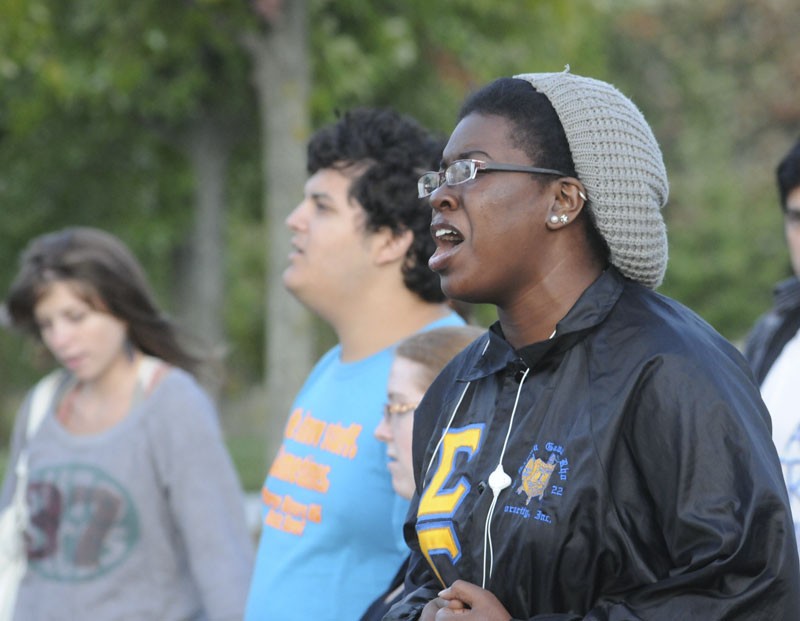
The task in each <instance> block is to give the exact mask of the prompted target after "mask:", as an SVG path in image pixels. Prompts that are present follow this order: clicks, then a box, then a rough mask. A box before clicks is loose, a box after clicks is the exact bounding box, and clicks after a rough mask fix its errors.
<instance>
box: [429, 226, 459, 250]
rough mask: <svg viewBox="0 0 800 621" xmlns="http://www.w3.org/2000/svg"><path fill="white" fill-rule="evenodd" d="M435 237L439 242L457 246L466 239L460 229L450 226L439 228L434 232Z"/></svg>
mask: <svg viewBox="0 0 800 621" xmlns="http://www.w3.org/2000/svg"><path fill="white" fill-rule="evenodd" d="M433 238H434V239H435V240H436V241H437V242H441V243H444V244H450V245H453V246H457V245H458V244H460V243H461V242H463V241H464V236H463V235H461V233H460V232H459V231H458V229H455V228H453V227H449V226H443V227H440V228H437V229H436V230H435V231H434V233H433Z"/></svg>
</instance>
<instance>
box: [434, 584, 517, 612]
mask: <svg viewBox="0 0 800 621" xmlns="http://www.w3.org/2000/svg"><path fill="white" fill-rule="evenodd" d="M455 618H457V619H458V620H459V621H510V620H511V615H510V614H509V613H508V611H507V610H506V609H505V607H504V606H503V604H501V603H500V600H498V599H497V598H496V597H495V596H494V594H493V593H492V592H490V591H487V590H486V589H482V588H481V587H479V586H478V585H476V584H472V583H471V582H466V581H464V580H456V581H455V582H454V583H453V584H452V585H451V586H450V587H449V588H447V589H445V590H443V591H440V592H439V597H437V598H436V599H434V600H431V601H430V602H428V603H427V604H426V605H425V608H423V609H422V615H420V621H445V620H446V619H455Z"/></svg>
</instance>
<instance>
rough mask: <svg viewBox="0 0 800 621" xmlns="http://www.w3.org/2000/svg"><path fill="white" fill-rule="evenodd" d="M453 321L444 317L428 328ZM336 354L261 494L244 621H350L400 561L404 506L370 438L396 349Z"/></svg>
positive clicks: (313, 383) (299, 402) (318, 374)
mask: <svg viewBox="0 0 800 621" xmlns="http://www.w3.org/2000/svg"><path fill="white" fill-rule="evenodd" d="M461 323H463V321H462V320H461V318H460V317H459V316H458V315H456V314H451V315H449V316H448V317H445V318H443V319H440V320H439V321H436V322H434V323H432V324H430V325H429V326H427V328H426V329H431V328H437V327H441V326H446V325H458V324H461ZM340 355H341V348H340V347H339V346H336V347H334V348H333V349H331V350H330V351H329V352H328V353H327V354H325V355H324V356H323V357H322V358H321V359H320V361H319V362H318V363H317V365H316V366H315V367H314V369H313V371H312V372H311V374H310V375H309V377H308V379H307V380H306V382H305V384H304V386H303V388H302V389H301V390H300V392H299V393H298V395H297V398H296V399H295V402H294V405H293V406H292V411H291V413H290V416H289V421H288V423H287V425H286V429H285V430H284V438H283V444H282V445H281V448H280V450H279V451H278V455H277V457H276V458H275V461H274V462H273V464H272V467H271V468H270V472H269V475H268V476H267V480H266V481H265V483H264V487H263V488H262V494H261V496H262V503H263V524H262V533H261V539H260V542H259V546H258V554H257V558H256V567H255V571H254V573H253V580H252V582H251V584H250V594H249V596H248V602H247V611H246V614H245V619H246V620H247V621H294V620H297V621H308V620H309V619H314V621H326V620H330V621H349V620H356V619H358V618H360V616H361V615H362V613H363V612H364V611H365V610H366V608H367V607H368V606H369V604H370V603H371V602H372V600H373V599H374V598H375V597H377V596H378V595H380V594H381V593H382V592H383V591H384V590H385V589H386V587H387V586H388V584H389V582H390V581H391V579H392V577H393V576H394V574H395V573H396V572H397V568H398V567H399V566H400V564H401V563H402V562H403V559H404V558H405V557H406V555H407V554H408V548H407V547H406V545H405V542H404V541H403V536H402V525H403V521H404V519H405V516H406V512H407V510H408V502H407V501H406V500H404V499H403V498H401V497H400V496H398V495H397V494H396V493H395V492H394V490H393V489H392V480H391V476H390V475H389V472H388V470H387V468H386V450H385V445H384V444H383V443H381V442H378V440H376V439H375V437H374V435H373V431H374V430H375V427H376V426H377V425H378V423H379V421H380V418H381V416H382V406H383V404H384V403H385V402H386V382H387V378H388V375H389V368H390V366H391V363H392V359H393V356H394V347H390V348H387V349H385V350H383V351H380V352H378V353H377V354H375V355H373V356H370V357H369V358H366V359H364V360H360V361H357V362H351V363H343V362H341V360H340Z"/></svg>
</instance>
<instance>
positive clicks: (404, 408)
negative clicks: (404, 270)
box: [360, 326, 486, 621]
mask: <svg viewBox="0 0 800 621" xmlns="http://www.w3.org/2000/svg"><path fill="white" fill-rule="evenodd" d="M485 334H486V330H485V329H484V328H480V327H478V326H448V327H444V328H435V329H433V330H429V331H427V332H421V333H418V334H414V335H412V336H409V337H408V338H407V339H404V340H403V341H401V342H400V343H399V344H398V345H397V349H396V350H395V353H394V359H393V360H392V366H391V369H390V371H389V380H388V383H387V386H386V391H387V398H388V401H387V402H386V404H385V405H384V406H383V419H381V422H380V423H379V424H378V426H377V427H376V428H375V432H374V433H375V437H376V438H377V439H378V440H379V441H380V442H383V443H385V444H386V457H387V459H388V462H387V464H386V465H387V467H388V469H389V473H390V474H391V476H392V487H393V488H394V491H395V492H396V493H397V494H398V495H399V496H401V497H402V498H405V499H406V500H411V497H412V496H413V495H414V471H413V469H412V467H411V437H412V429H413V426H414V410H416V408H417V406H418V405H419V402H420V400H421V399H422V396H423V395H424V394H425V391H426V390H427V389H428V386H430V385H431V382H433V380H434V379H435V378H436V376H437V375H438V374H439V373H440V372H441V370H442V369H443V368H444V366H445V365H446V364H447V363H448V362H449V361H450V360H451V359H452V358H453V356H455V355H456V354H457V353H458V352H460V351H461V350H463V349H464V348H465V347H466V346H467V345H469V344H470V343H471V342H473V341H474V340H475V339H477V338H480V337H481V336H483V335H485ZM408 560H409V557H408V556H406V560H405V561H403V564H402V565H401V566H400V568H399V569H398V571H397V573H396V574H395V577H394V578H393V580H392V581H391V583H390V584H389V586H388V588H387V589H386V591H385V592H384V593H383V594H382V595H381V596H380V597H377V598H376V599H375V601H374V602H373V603H372V604H371V605H370V607H369V608H368V609H367V611H366V612H365V613H364V614H363V615H362V617H361V620H360V621H380V620H381V619H383V616H384V615H385V614H386V612H387V611H388V610H389V608H391V606H392V605H393V604H395V603H396V602H398V601H400V599H401V598H402V596H403V595H404V591H403V580H404V578H405V573H406V569H407V567H408Z"/></svg>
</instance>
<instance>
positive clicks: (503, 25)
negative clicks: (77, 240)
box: [0, 0, 800, 488]
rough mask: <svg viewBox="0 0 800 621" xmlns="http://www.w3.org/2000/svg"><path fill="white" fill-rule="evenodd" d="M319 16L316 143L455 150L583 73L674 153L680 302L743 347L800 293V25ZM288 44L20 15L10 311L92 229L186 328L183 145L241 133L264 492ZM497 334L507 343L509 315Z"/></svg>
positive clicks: (59, 12) (234, 299) (689, 8)
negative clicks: (268, 148) (16, 288)
mask: <svg viewBox="0 0 800 621" xmlns="http://www.w3.org/2000/svg"><path fill="white" fill-rule="evenodd" d="M273 4H275V3H273ZM276 6H280V3H277V4H276ZM308 6H309V11H310V19H309V24H310V29H311V31H310V33H309V34H310V37H309V42H310V48H311V49H310V55H311V59H312V65H313V85H312V86H313V88H312V91H311V92H312V96H311V101H310V102H309V103H310V106H311V111H312V119H313V121H314V124H315V125H319V124H321V123H326V122H329V121H330V120H331V119H333V118H334V116H335V114H336V113H337V111H342V110H345V109H347V108H349V107H351V106H355V105H390V106H394V107H396V108H397V109H399V110H401V111H403V112H406V113H410V114H413V115H415V116H416V117H418V118H419V119H420V120H421V121H423V122H424V123H425V124H427V125H429V126H430V127H432V128H435V129H436V130H438V131H440V132H442V133H443V134H446V133H448V132H449V131H450V130H451V129H452V125H453V121H454V118H455V114H456V111H457V109H458V106H459V104H460V102H461V100H462V98H463V97H464V95H465V94H466V93H467V92H468V91H470V90H471V89H473V88H476V87H478V86H480V85H481V84H483V83H485V82H487V81H489V80H491V79H492V78H494V77H497V76H501V75H513V74H515V73H524V72H529V71H560V70H562V69H563V68H564V66H565V65H566V64H570V65H571V70H572V71H573V72H575V73H579V74H583V75H591V76H595V77H598V78H601V79H606V80H608V81H610V82H612V83H614V84H616V85H617V86H619V87H620V89H621V90H623V92H625V93H626V94H628V95H630V96H631V97H632V99H633V100H634V101H635V102H636V103H637V104H638V105H639V106H640V107H641V108H642V110H643V111H644V113H645V116H646V117H647V118H648V120H649V121H650V122H651V123H652V125H653V128H654V132H655V134H656V136H657V137H658V139H659V141H660V143H661V144H662V148H663V150H664V154H665V159H666V162H667V169H668V171H669V174H670V180H671V196H670V203H669V205H668V207H667V209H666V210H665V217H666V219H667V224H668V228H669V236H670V263H669V268H668V272H667V278H666V281H665V283H664V285H663V287H662V289H661V290H662V292H664V293H665V294H667V295H670V296H672V297H675V298H677V299H678V300H680V301H682V302H684V303H686V304H687V305H689V306H690V307H691V308H693V309H695V310H696V311H698V312H699V313H700V314H701V315H702V316H703V317H704V318H706V319H707V320H708V321H709V322H710V323H711V324H712V325H713V326H714V327H716V328H717V329H718V330H719V331H720V332H722V334H724V335H725V336H727V337H728V338H730V339H732V340H734V341H737V340H739V339H741V338H742V337H743V336H744V334H745V333H746V331H747V329H748V328H749V326H750V325H751V324H752V322H753V321H754V320H755V318H756V317H757V315H758V314H760V313H761V312H762V311H764V310H765V309H766V308H767V307H768V305H769V303H770V290H771V286H772V284H773V283H774V282H775V281H776V280H778V279H780V278H782V277H783V276H785V275H787V274H788V260H787V253H786V250H785V245H784V243H783V238H782V227H781V218H780V214H779V211H778V208H777V206H776V205H777V197H776V193H775V189H774V181H773V172H772V171H773V169H774V166H775V164H776V163H777V161H778V159H779V158H780V157H781V155H782V154H783V152H784V151H785V150H786V149H787V148H788V147H789V145H790V143H791V142H792V141H793V140H794V139H795V138H796V137H797V136H798V135H800V101H798V100H797V97H796V93H797V92H799V91H800V89H799V88H798V87H799V86H800V84H799V83H800V72H798V71H797V67H800V47H798V46H796V45H795V44H794V40H795V37H796V33H797V32H799V31H800V12H798V11H797V10H796V7H795V6H794V4H793V3H792V2H790V1H789V0H774V1H772V2H769V3H760V2H755V0H707V1H706V2H703V3H695V2H689V0H663V1H657V0H604V1H589V0H576V1H575V2H569V3H566V2H558V1H557V0H517V1H516V2H513V3H511V2H495V3H489V2H485V1H483V0H446V1H445V0H407V1H406V2H402V3H398V2H394V1H390V0H373V1H367V0H338V1H336V2H334V1H333V0H310V1H309V5H308ZM268 27H269V26H268V25H266V24H265V23H264V22H263V21H262V20H260V19H259V18H258V17H257V16H256V14H255V13H254V12H253V11H252V9H251V5H250V4H248V3H241V2H232V1H230V0H195V1H192V2H181V3H170V2H166V3H164V2H156V1H154V0H142V1H141V2H138V3H125V2H121V1H120V0H108V1H107V2H96V1H95V0H73V1H72V2H69V3H65V2H62V1H60V0H4V2H3V3H2V4H0V214H2V215H1V216H0V217H2V226H0V292H4V291H6V290H7V288H8V286H9V284H10V282H11V279H12V278H13V275H14V271H15V267H16V257H17V256H18V254H19V252H20V250H21V249H22V248H23V247H24V245H25V243H26V242H27V241H28V240H29V239H30V238H31V237H33V236H35V235H37V234H40V233H42V232H44V231H46V230H51V229H54V228H57V227H61V226H65V225H68V224H80V223H83V224H92V225H96V226H101V227H104V228H107V229H109V230H111V231H113V232H114V233H116V234H118V235H119V236H120V237H122V238H123V239H124V240H125V241H126V242H127V243H128V244H129V245H130V246H131V247H132V249H133V250H134V252H135V253H136V254H137V255H138V256H139V257H140V258H141V260H142V262H143V264H144V265H145V267H146V269H147V270H148V273H149V274H150V276H151V279H152V281H153V284H154V286H155V288H156V291H157V293H158V296H159V299H160V300H161V302H162V304H163V306H164V307H165V308H166V309H168V310H170V311H173V310H174V309H175V308H178V307H179V304H178V300H177V299H176V296H177V295H178V291H179V287H177V286H176V284H175V281H176V279H177V278H178V277H179V273H178V267H177V265H178V257H179V255H180V252H181V249H182V248H183V247H184V246H185V244H186V243H187V230H188V229H189V228H190V224H191V219H192V215H193V214H192V209H193V200H194V199H193V194H192V192H193V180H192V178H191V174H190V170H189V167H188V164H187V161H186V158H185V155H184V152H183V151H182V149H181V146H182V141H183V140H184V138H185V132H186V131H187V128H189V127H191V125H192V123H193V122H195V121H196V120H197V119H198V118H202V117H203V116H213V117H214V118H217V119H221V120H223V121H224V123H225V126H226V127H227V128H228V130H229V133H230V136H231V140H232V144H234V149H233V157H232V161H231V166H230V171H229V172H230V177H229V180H228V181H229V187H228V191H227V196H226V198H227V203H228V204H227V211H226V216H225V217H226V241H227V256H226V263H225V273H226V287H227V290H226V296H225V317H224V320H225V333H226V334H227V339H228V352H227V354H228V355H227V378H226V383H225V386H224V392H223V395H222V409H223V413H224V414H225V416H226V420H228V421H229V422H227V423H226V425H227V430H228V432H229V438H231V443H232V444H231V446H232V450H233V453H234V456H235V459H236V460H237V465H239V467H240V471H242V470H246V471H247V472H246V474H245V475H243V478H244V479H245V480H246V486H248V487H251V488H252V487H257V486H258V485H259V484H260V482H261V478H262V477H263V469H264V464H263V463H261V461H262V460H261V457H260V456H259V450H260V446H261V432H260V431H258V432H257V433H249V430H252V429H253V428H254V426H257V425H258V422H259V403H258V400H257V399H256V400H252V399H251V400H248V399H247V398H246V397H245V396H246V395H248V394H249V393H250V392H252V389H253V387H254V386H257V385H258V384H260V382H261V381H262V374H263V351H264V348H263V340H264V322H263V319H262V317H263V313H264V308H265V303H264V302H265V301H264V291H265V284H264V278H265V266H264V257H265V248H264V240H265V239H266V235H265V233H264V230H263V228H264V226H263V214H262V213H261V201H260V198H259V197H260V195H261V192H262V190H263V188H261V183H262V182H261V175H260V169H259V167H260V165H261V164H260V157H261V154H260V145H259V143H258V139H259V132H258V131H257V130H256V128H257V125H258V122H259V121H258V115H257V113H256V110H255V107H256V99H255V96H254V93H253V91H252V85H251V82H250V79H251V78H250V71H251V70H252V67H251V64H250V62H249V59H248V57H247V54H246V53H245V52H244V50H243V48H242V46H241V44H240V41H241V35H242V34H243V33H244V32H246V31H248V30H249V29H265V28H268ZM300 192H301V188H298V196H299V195H300ZM0 297H2V293H0ZM475 316H476V318H477V320H478V321H479V322H481V323H484V324H488V323H489V322H490V321H492V320H493V311H492V310H491V309H489V308H478V309H476V315H475ZM317 341H318V349H319V351H322V350H324V349H325V348H327V347H328V346H330V344H331V343H332V342H333V338H332V335H331V333H330V331H329V329H327V328H326V327H325V326H323V325H321V324H319V323H318V324H317ZM36 351H37V349H36V347H35V346H34V345H33V344H31V343H30V342H28V341H26V340H25V339H23V338H21V337H20V336H19V335H17V334H14V333H11V332H9V331H6V330H0V438H5V437H7V433H8V428H9V425H10V421H11V420H12V419H13V415H14V412H15V410H16V407H17V406H18V405H19V403H20V401H21V399H22V396H23V394H24V391H25V390H27V388H28V387H29V386H30V384H31V383H32V381H33V380H34V378H35V377H36V376H38V375H39V374H40V373H41V372H42V371H43V370H44V368H46V366H47V361H46V358H44V361H43V362H41V361H39V359H40V357H39V356H37V354H36V353H35V352H36ZM241 402H245V403H247V404H249V405H245V406H241ZM235 403H239V405H238V406H237V407H233V405H231V404H235ZM3 445H4V443H2V442H0V447H2V446H3ZM251 469H252V470H253V473H251V472H250V470H251Z"/></svg>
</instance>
